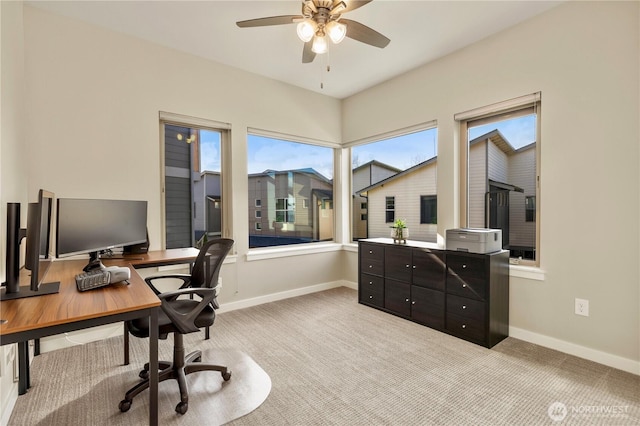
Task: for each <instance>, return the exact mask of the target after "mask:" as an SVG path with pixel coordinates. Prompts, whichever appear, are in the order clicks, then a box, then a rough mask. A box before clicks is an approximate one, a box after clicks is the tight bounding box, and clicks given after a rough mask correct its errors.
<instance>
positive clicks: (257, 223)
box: [255, 222, 262, 231]
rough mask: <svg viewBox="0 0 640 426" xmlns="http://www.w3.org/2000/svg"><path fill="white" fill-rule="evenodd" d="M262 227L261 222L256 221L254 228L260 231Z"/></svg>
mask: <svg viewBox="0 0 640 426" xmlns="http://www.w3.org/2000/svg"><path fill="white" fill-rule="evenodd" d="M261 229H262V224H261V223H260V222H256V226H255V230H256V231H260V230H261Z"/></svg>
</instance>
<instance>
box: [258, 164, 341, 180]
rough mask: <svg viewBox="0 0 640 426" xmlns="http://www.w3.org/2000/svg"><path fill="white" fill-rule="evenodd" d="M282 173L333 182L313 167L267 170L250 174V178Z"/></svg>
mask: <svg viewBox="0 0 640 426" xmlns="http://www.w3.org/2000/svg"><path fill="white" fill-rule="evenodd" d="M281 173H301V174H307V175H313V176H315V177H317V178H318V179H320V180H323V181H325V182H331V181H332V179H329V178H327V177H325V176H324V175H323V174H322V173H319V172H318V171H316V170H315V169H314V168H313V167H306V168H304V169H293V170H272V169H267V170H265V171H264V172H262V173H249V177H260V176H268V175H271V174H281Z"/></svg>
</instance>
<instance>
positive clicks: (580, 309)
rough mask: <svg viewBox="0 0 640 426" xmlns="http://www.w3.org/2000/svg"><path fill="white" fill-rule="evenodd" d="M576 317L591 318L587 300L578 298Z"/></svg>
mask: <svg viewBox="0 0 640 426" xmlns="http://www.w3.org/2000/svg"><path fill="white" fill-rule="evenodd" d="M575 312H576V315H582V316H584V317H588V316H589V301H588V300H586V299H578V298H576V310H575Z"/></svg>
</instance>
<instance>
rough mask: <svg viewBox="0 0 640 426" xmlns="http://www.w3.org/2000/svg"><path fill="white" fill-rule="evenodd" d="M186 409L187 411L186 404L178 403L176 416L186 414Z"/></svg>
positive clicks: (187, 405) (187, 404) (187, 406)
mask: <svg viewBox="0 0 640 426" xmlns="http://www.w3.org/2000/svg"><path fill="white" fill-rule="evenodd" d="M188 409H189V403H187V402H180V403H178V405H176V413H178V414H184V413H186V412H187V410H188Z"/></svg>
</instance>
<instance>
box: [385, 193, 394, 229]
mask: <svg viewBox="0 0 640 426" xmlns="http://www.w3.org/2000/svg"><path fill="white" fill-rule="evenodd" d="M384 200H385V201H384V205H385V207H384V221H385V222H386V223H391V222H393V221H394V220H396V197H385V199H384Z"/></svg>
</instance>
